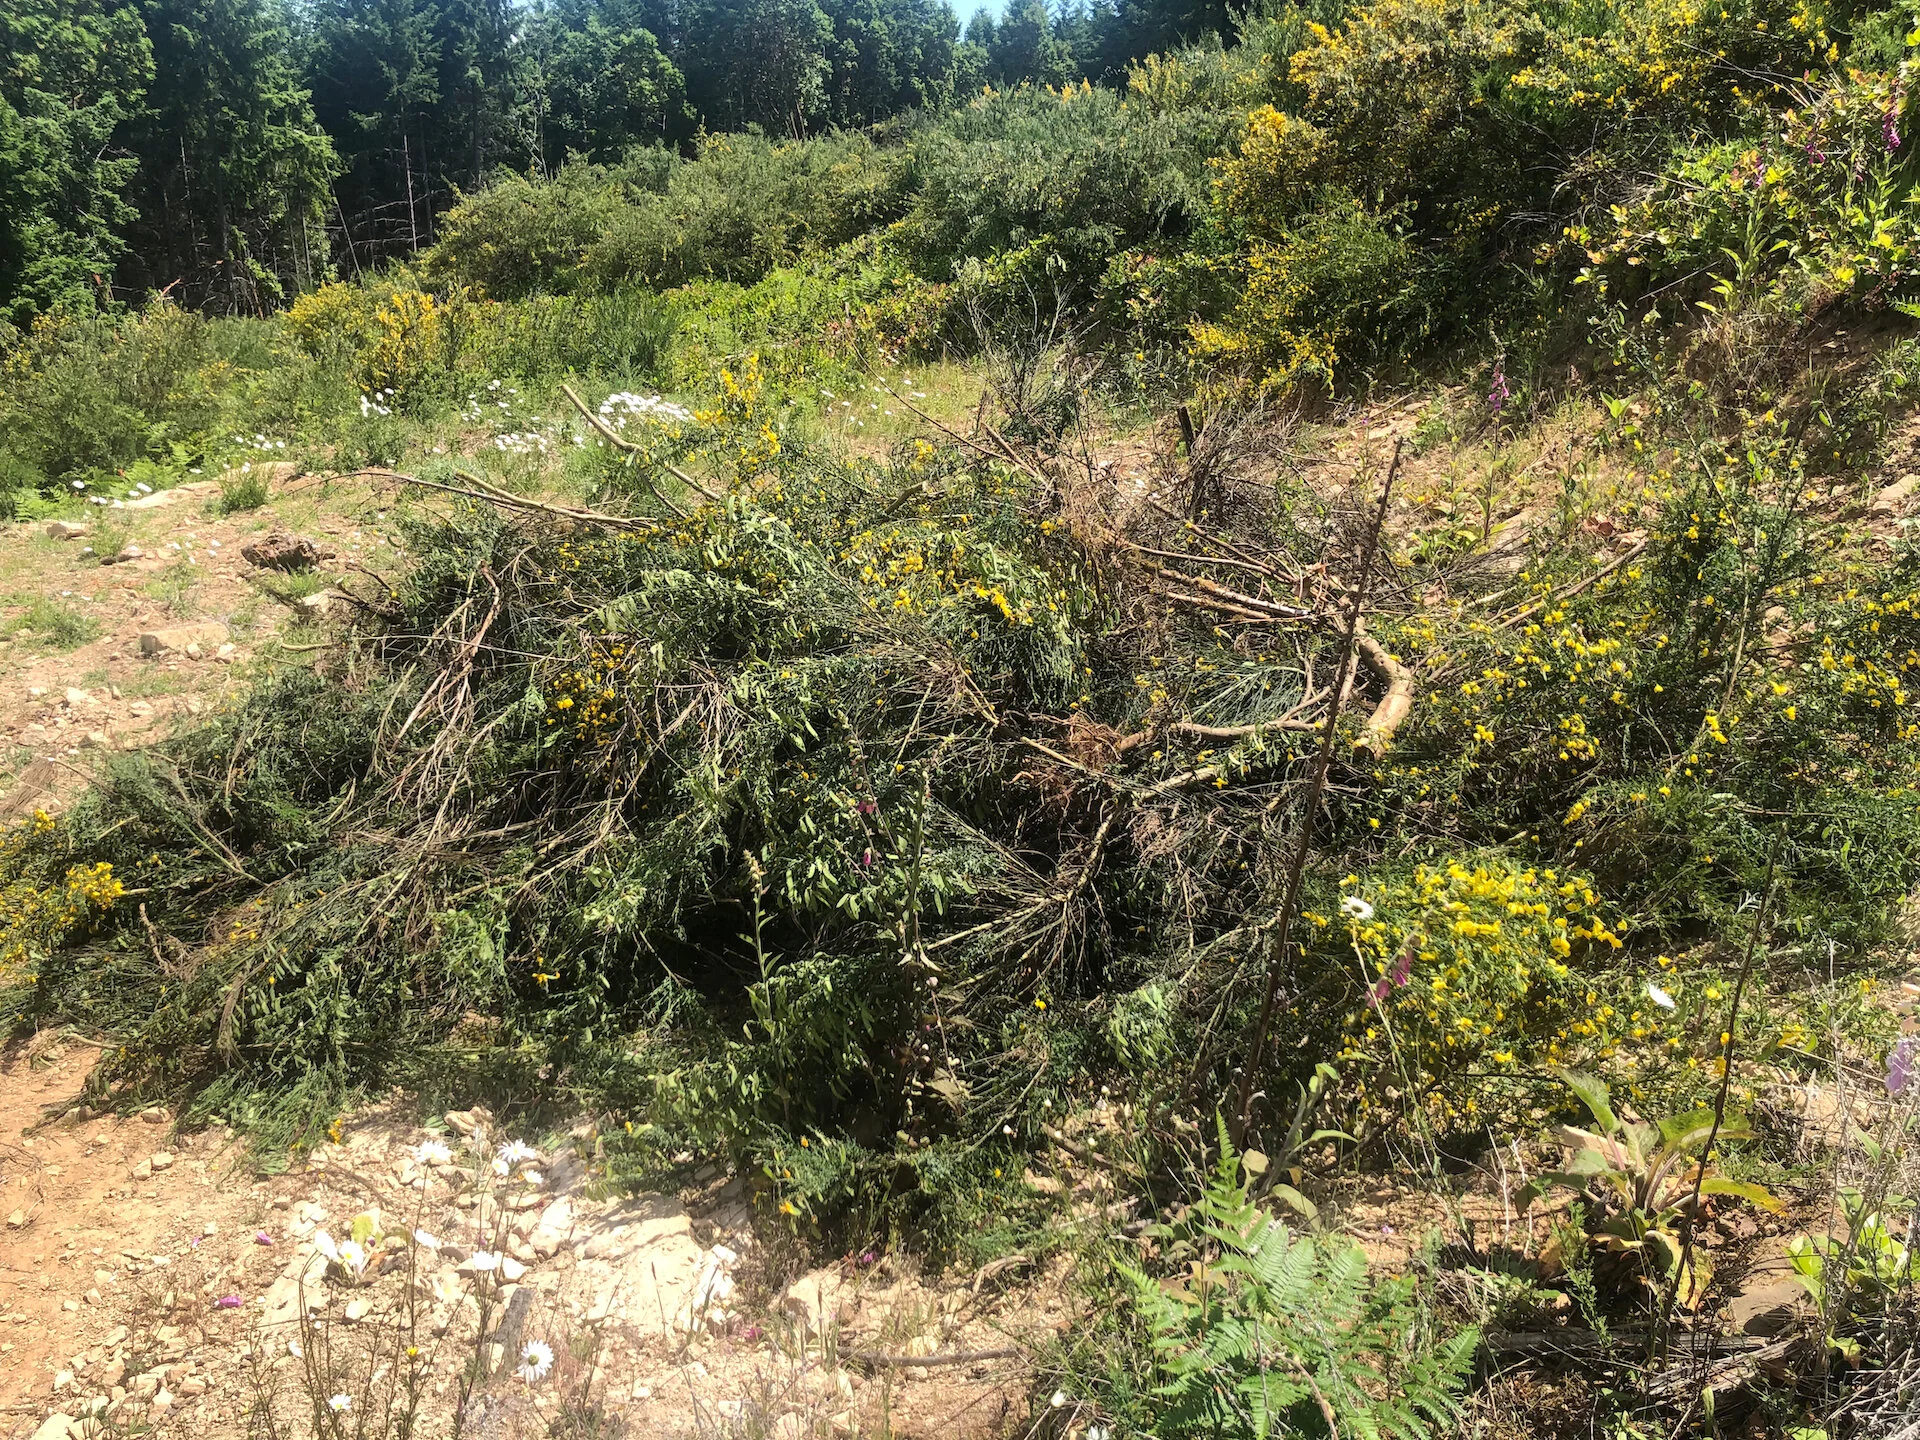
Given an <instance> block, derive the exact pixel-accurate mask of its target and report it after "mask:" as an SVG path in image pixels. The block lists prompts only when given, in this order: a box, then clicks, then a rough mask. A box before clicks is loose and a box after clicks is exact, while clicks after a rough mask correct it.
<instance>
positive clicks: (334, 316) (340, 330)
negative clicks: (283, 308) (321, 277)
mask: <svg viewBox="0 0 1920 1440" xmlns="http://www.w3.org/2000/svg"><path fill="white" fill-rule="evenodd" d="M378 308H379V303H378V301H377V299H376V298H375V296H374V295H373V294H372V293H371V292H369V291H367V290H364V289H362V288H360V287H359V286H357V285H342V284H340V283H339V282H337V281H334V282H330V283H328V284H325V285H322V286H321V287H320V288H319V289H317V290H309V291H308V292H307V293H306V294H304V295H302V296H300V297H299V298H298V299H296V300H295V301H294V302H293V304H291V305H290V306H288V307H287V315H286V325H287V328H288V329H289V330H291V331H292V332H293V338H294V339H295V340H296V341H297V342H299V345H300V348H301V349H302V350H304V351H306V353H307V354H309V355H311V356H313V357H315V358H316V359H321V358H325V357H328V356H333V355H337V354H340V353H341V352H342V351H343V350H344V351H345V352H346V353H348V354H353V353H356V352H358V351H360V350H363V349H365V348H366V347H367V346H369V345H371V344H372V343H373V339H374V334H375V326H374V311H375V310H376V309H378Z"/></svg>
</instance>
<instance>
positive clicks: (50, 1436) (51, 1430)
mask: <svg viewBox="0 0 1920 1440" xmlns="http://www.w3.org/2000/svg"><path fill="white" fill-rule="evenodd" d="M73 1433H74V1429H73V1421H72V1420H70V1419H68V1418H67V1417H66V1416H65V1415H62V1414H61V1413H60V1412H59V1411H58V1410H56V1411H54V1412H53V1414H51V1415H49V1416H47V1418H46V1419H44V1420H42V1421H41V1422H40V1428H39V1429H38V1430H36V1431H34V1432H33V1440H70V1437H71V1436H72V1435H73Z"/></svg>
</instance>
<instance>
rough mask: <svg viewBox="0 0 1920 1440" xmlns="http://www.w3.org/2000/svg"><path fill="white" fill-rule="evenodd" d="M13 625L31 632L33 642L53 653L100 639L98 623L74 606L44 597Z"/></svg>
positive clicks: (33, 604)
mask: <svg viewBox="0 0 1920 1440" xmlns="http://www.w3.org/2000/svg"><path fill="white" fill-rule="evenodd" d="M15 625H16V627H24V628H26V629H28V630H31V631H32V632H33V638H34V639H35V640H37V641H39V642H40V643H41V644H43V645H45V646H46V647H47V648H49V649H53V650H76V649H78V648H79V647H80V646H82V645H85V644H87V643H88V642H90V641H93V640H97V639H99V638H100V622H99V621H98V620H96V619H94V618H93V616H91V615H89V614H87V613H86V612H85V611H84V610H82V609H80V607H79V606H77V605H71V604H68V603H67V602H66V601H64V600H57V599H53V598H51V597H47V596H43V597H41V598H40V599H38V600H35V601H34V602H33V603H32V604H31V605H29V606H27V610H26V613H25V614H24V615H22V616H21V617H20V618H19V620H17V621H16V622H15Z"/></svg>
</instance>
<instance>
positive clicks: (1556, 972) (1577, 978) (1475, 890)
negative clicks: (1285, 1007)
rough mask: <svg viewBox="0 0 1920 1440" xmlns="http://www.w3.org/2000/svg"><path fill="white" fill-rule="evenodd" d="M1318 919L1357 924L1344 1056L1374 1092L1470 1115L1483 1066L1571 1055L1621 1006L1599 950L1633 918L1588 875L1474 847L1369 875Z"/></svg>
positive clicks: (1508, 1066) (1487, 1072)
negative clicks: (1387, 1091) (1617, 910)
mask: <svg viewBox="0 0 1920 1440" xmlns="http://www.w3.org/2000/svg"><path fill="white" fill-rule="evenodd" d="M1350 878H1354V879H1357V877H1350ZM1308 918H1309V921H1310V923H1312V924H1314V925H1316V926H1318V927H1319V928H1320V929H1322V930H1323V931H1326V932H1328V933H1329V934H1338V932H1339V929H1340V928H1341V927H1344V928H1345V930H1346V938H1347V941H1348V944H1349V946H1350V948H1351V951H1352V957H1353V958H1352V960H1351V962H1350V969H1351V971H1352V974H1351V979H1352V981H1353V988H1354V989H1355V990H1357V992H1358V998H1357V1000H1355V1002H1354V1003H1353V1005H1352V1007H1351V1008H1350V1009H1349V1010H1348V1011H1347V1013H1346V1016H1345V1033H1344V1034H1343V1035H1342V1037H1341V1049H1340V1055H1339V1058H1340V1060H1341V1062H1342V1063H1343V1064H1344V1065H1358V1066H1360V1067H1361V1068H1362V1069H1364V1070H1365V1071H1366V1072H1368V1073H1369V1074H1370V1075H1373V1076H1376V1077H1378V1078H1377V1079H1375V1080H1373V1081H1372V1082H1371V1083H1370V1084H1369V1085H1368V1087H1367V1088H1368V1090H1369V1092H1370V1099H1371V1098H1377V1096H1378V1093H1379V1087H1380V1086H1382V1085H1387V1086H1394V1087H1398V1088H1400V1089H1403V1090H1405V1091H1407V1092H1408V1093H1410V1094H1412V1095H1415V1096H1422V1097H1428V1098H1427V1099H1426V1102H1425V1103H1427V1104H1428V1105H1429V1106H1430V1107H1431V1109H1432V1110H1433V1112H1434V1118H1435V1119H1436V1120H1438V1121H1441V1122H1447V1123H1451V1122H1455V1121H1463V1120H1464V1121H1467V1122H1469V1123H1471V1122H1472V1121H1473V1120H1474V1119H1475V1118H1476V1117H1478V1116H1479V1115H1480V1114H1481V1108H1482V1106H1483V1104H1484V1103H1485V1099H1484V1095H1483V1094H1482V1093H1481V1090H1480V1089H1479V1088H1477V1087H1476V1086H1475V1085H1474V1084H1472V1083H1471V1077H1474V1076H1480V1077H1486V1076H1494V1077H1499V1076H1511V1075H1515V1074H1517V1073H1519V1071H1520V1070H1522V1069H1523V1068H1529V1067H1536V1066H1538V1065H1541V1064H1543V1063H1546V1062H1549V1061H1557V1060H1560V1059H1563V1058H1566V1057H1567V1056H1568V1055H1570V1054H1572V1053H1574V1052H1577V1051H1579V1050H1581V1049H1582V1048H1583V1047H1584V1046H1585V1044H1586V1042H1588V1041H1589V1040H1592V1039H1595V1038H1596V1037H1598V1036H1600V1035H1601V1034H1602V1032H1603V1031H1604V1029H1605V1027H1606V1026H1607V1025H1608V1022H1610V1021H1611V1020H1612V1018H1613V1007H1612V1006H1611V1005H1610V1004H1608V1003H1607V1002H1606V1000H1605V998H1604V997H1603V996H1602V995H1601V994H1600V992H1599V991H1597V990H1596V989H1594V988H1593V987H1592V985H1591V984H1590V981H1589V979H1588V969H1589V965H1588V962H1590V960H1591V959H1592V958H1593V957H1594V956H1595V954H1596V952H1597V953H1598V954H1602V955H1611V953H1612V952H1614V951H1616V950H1618V949H1620V948H1621V945H1622V936H1623V934H1624V933H1625V929H1626V922H1625V921H1623V920H1621V919H1619V918H1617V917H1615V916H1613V915H1612V914H1611V912H1610V911H1609V909H1608V907H1607V906H1606V905H1605V904H1604V903H1603V902H1602V901H1601V899H1600V897H1599V896H1598V895H1596V894H1595V892H1594V890H1593V888H1592V886H1591V884H1590V883H1589V882H1588V881H1586V880H1585V879H1584V878H1582V877H1580V876H1577V875H1571V874H1563V873H1561V872H1558V871H1555V870H1552V869H1539V868H1535V867H1532V866H1527V865H1522V864H1520V863H1518V862H1516V861H1513V860H1510V859H1507V858H1504V857H1501V856H1498V855H1477V856H1468V857H1465V858H1462V859H1458V860H1452V861H1448V862H1445V863H1440V864H1423V865H1417V866H1415V867H1414V869H1413V870H1412V871H1411V873H1409V874H1406V875H1404V876H1399V877H1394V878H1390V879H1384V880H1377V881H1374V882H1372V883H1369V884H1357V885H1355V887H1354V888H1353V889H1352V890H1351V891H1350V892H1349V894H1348V895H1347V896H1346V897H1345V899H1344V900H1343V901H1342V906H1341V912H1340V914H1338V915H1336V916H1326V915H1320V914H1318V913H1315V914H1313V915H1311V916H1309V917H1308ZM1609 988H1610V987H1609Z"/></svg>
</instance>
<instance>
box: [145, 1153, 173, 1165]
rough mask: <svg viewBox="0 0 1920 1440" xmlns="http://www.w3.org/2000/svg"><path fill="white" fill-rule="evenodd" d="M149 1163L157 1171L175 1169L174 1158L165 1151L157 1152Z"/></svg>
mask: <svg viewBox="0 0 1920 1440" xmlns="http://www.w3.org/2000/svg"><path fill="white" fill-rule="evenodd" d="M147 1163H148V1164H150V1165H152V1166H153V1168H154V1169H156V1170H170V1169H172V1168H173V1156H172V1155H171V1154H169V1153H168V1152H167V1151H165V1150H156V1151H154V1152H153V1154H152V1156H151V1157H149V1159H148V1162H147Z"/></svg>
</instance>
